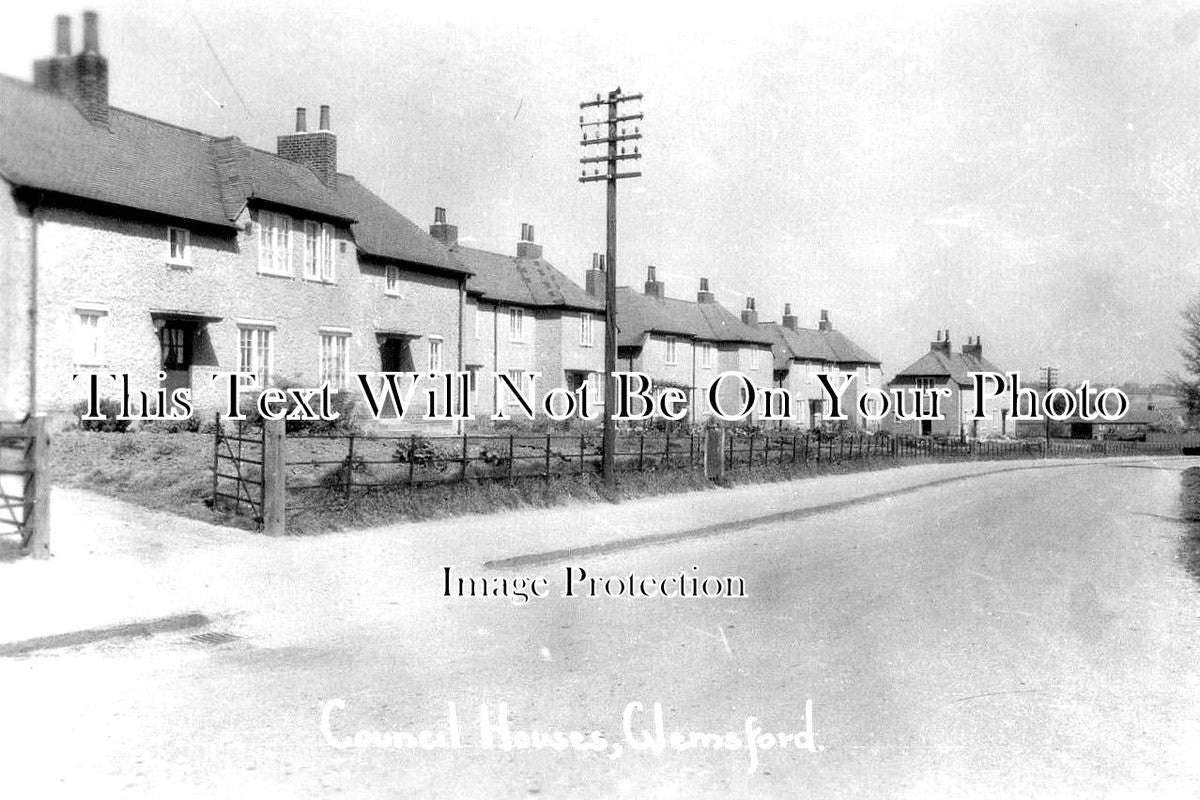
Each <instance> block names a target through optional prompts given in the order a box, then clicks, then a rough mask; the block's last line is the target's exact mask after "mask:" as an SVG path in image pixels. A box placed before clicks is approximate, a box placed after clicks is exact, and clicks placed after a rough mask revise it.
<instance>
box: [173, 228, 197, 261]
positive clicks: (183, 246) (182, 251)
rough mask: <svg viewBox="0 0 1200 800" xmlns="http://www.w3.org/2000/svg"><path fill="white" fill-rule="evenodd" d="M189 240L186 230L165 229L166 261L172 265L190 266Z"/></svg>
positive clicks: (190, 251) (190, 250)
mask: <svg viewBox="0 0 1200 800" xmlns="http://www.w3.org/2000/svg"><path fill="white" fill-rule="evenodd" d="M190 238H191V237H190V234H189V232H188V230H187V229H186V228H167V261H169V262H171V263H172V264H191V263H192V248H191V242H190Z"/></svg>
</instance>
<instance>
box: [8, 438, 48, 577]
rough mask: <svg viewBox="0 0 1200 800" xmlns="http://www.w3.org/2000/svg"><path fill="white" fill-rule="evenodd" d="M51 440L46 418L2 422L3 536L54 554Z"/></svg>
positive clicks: (39, 553)
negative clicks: (51, 517) (51, 511)
mask: <svg viewBox="0 0 1200 800" xmlns="http://www.w3.org/2000/svg"><path fill="white" fill-rule="evenodd" d="M49 445H50V440H49V437H48V435H47V433H46V418H45V417H41V416H38V417H28V416H27V417H25V419H23V420H21V421H20V422H0V535H5V536H12V535H15V536H17V537H19V538H20V540H21V546H22V547H25V548H29V549H30V550H31V551H32V554H33V555H34V557H35V558H47V557H49V555H50V465H49V458H50V446H49Z"/></svg>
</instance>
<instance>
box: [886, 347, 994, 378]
mask: <svg viewBox="0 0 1200 800" xmlns="http://www.w3.org/2000/svg"><path fill="white" fill-rule="evenodd" d="M1000 371H1001V370H1000V368H999V367H997V366H996V365H995V364H993V363H992V362H990V361H988V360H987V359H986V358H983V357H978V358H977V357H976V356H975V355H973V354H970V353H963V352H958V353H953V352H951V353H947V352H943V351H941V350H937V349H930V351H929V352H928V353H926V354H925V355H923V356H921V357H920V358H918V359H917V360H916V361H914V362H913V363H912V364H909V365H908V366H907V367H905V368H904V369H902V370H900V371H899V372H897V373H896V377H895V378H892V381H893V382H894V381H895V380H896V379H897V378H946V379H950V380H953V381H954V382H955V383H957V384H958V385H959V386H971V385H972V383H973V382H972V381H971V377H970V373H972V372H1000Z"/></svg>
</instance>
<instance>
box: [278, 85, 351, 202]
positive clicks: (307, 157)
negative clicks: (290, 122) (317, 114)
mask: <svg viewBox="0 0 1200 800" xmlns="http://www.w3.org/2000/svg"><path fill="white" fill-rule="evenodd" d="M307 128H308V120H307V112H306V111H305V110H304V109H303V108H297V109H296V132H295V133H291V134H288V135H286V136H278V137H276V138H275V152H276V153H278V154H279V155H280V156H282V157H284V158H286V159H288V160H289V161H295V162H296V163H298V164H303V165H304V166H306V167H308V168H309V169H311V170H312V171H313V174H314V175H316V176H317V178H318V179H319V180H320V181H321V183H323V184H325V185H326V186H328V187H329V188H330V189H336V188H337V136H335V135H334V134H333V132H332V131H330V130H329V106H321V128H320V130H316V131H308V130H307Z"/></svg>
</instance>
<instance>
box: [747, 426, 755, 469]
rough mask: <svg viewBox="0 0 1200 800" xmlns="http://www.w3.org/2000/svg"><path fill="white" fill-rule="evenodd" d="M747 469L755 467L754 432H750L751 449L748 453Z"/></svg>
mask: <svg viewBox="0 0 1200 800" xmlns="http://www.w3.org/2000/svg"><path fill="white" fill-rule="evenodd" d="M746 469H748V470H753V469H754V434H753V433H752V434H750V450H749V451H748V452H747V454H746Z"/></svg>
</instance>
